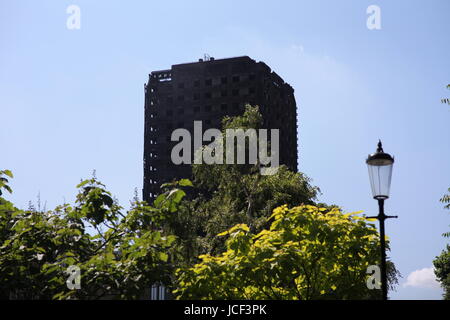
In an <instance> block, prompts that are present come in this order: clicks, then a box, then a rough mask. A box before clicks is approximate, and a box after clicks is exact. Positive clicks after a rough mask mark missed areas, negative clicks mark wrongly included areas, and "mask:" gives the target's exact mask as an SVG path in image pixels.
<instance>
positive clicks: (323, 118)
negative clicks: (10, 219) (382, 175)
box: [0, 0, 450, 299]
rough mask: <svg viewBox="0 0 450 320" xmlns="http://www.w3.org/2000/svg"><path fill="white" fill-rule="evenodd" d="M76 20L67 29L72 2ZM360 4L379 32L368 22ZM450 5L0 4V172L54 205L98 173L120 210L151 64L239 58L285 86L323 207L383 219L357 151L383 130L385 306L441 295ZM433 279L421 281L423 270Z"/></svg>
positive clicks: (136, 173) (20, 198)
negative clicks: (388, 264) (390, 278)
mask: <svg viewBox="0 0 450 320" xmlns="http://www.w3.org/2000/svg"><path fill="white" fill-rule="evenodd" d="M72 4H74V5H77V6H79V8H80V10H81V29H80V30H69V29H67V27H66V20H67V18H68V17H69V15H68V14H67V13H66V9H67V7H68V6H69V5H72ZM369 5H378V6H379V7H380V9H381V29H380V30H369V29H368V28H367V27H366V20H367V18H368V14H367V13H366V9H367V7H368V6H369ZM448 12H450V2H449V1H446V0H442V1H438V0H435V1H411V0H408V1H395V2H394V1H363V0H358V1H356V0H355V1H339V2H338V1H332V0H330V1H308V2H306V1H282V2H281V1H277V2H275V1H242V0H241V1H230V0H228V1H210V0H209V1H128V2H124V1H100V0H98V1H87V0H71V1H50V0H49V1H31V0H30V1H24V0H22V1H2V2H1V3H0V120H1V126H0V144H1V146H2V148H1V151H0V152H1V153H0V168H2V169H5V168H7V169H11V170H12V171H13V172H14V174H15V178H14V180H13V182H12V187H13V188H14V193H13V194H12V195H11V196H8V198H9V199H10V200H11V201H13V202H14V203H16V204H17V205H18V206H19V207H27V204H28V201H29V200H32V201H34V202H36V196H37V194H38V193H40V196H41V201H42V202H43V203H44V202H46V204H47V208H48V209H49V208H53V207H54V206H55V205H57V204H60V203H62V202H63V201H69V202H72V201H74V199H75V195H76V190H75V185H76V184H77V183H78V182H79V180H80V179H81V178H87V177H90V175H91V172H92V170H93V169H95V170H96V172H97V176H98V177H99V178H100V179H101V180H102V181H103V182H104V183H105V184H106V185H107V187H108V188H109V189H110V190H111V191H112V192H113V193H114V194H115V195H116V196H117V198H118V199H119V200H120V202H121V203H122V204H123V205H125V206H127V204H128V201H129V200H130V199H131V198H132V197H133V192H134V188H138V189H139V192H140V190H141V188H142V149H143V122H144V120H143V116H144V108H143V106H144V88H143V85H144V83H145V82H146V81H147V78H148V73H149V72H151V71H152V70H159V69H166V68H170V66H171V65H172V64H176V63H183V62H192V61H196V60H197V59H198V58H200V57H202V56H203V54H204V53H208V54H210V55H211V56H214V57H215V58H225V57H233V56H240V55H248V56H250V57H252V58H253V59H256V60H258V61H264V62H265V63H267V64H268V65H269V66H270V67H271V68H272V69H273V70H275V71H276V72H277V73H278V74H279V75H280V76H281V77H283V78H284V79H285V80H286V81H287V82H288V83H290V84H291V85H292V86H293V87H294V89H295V96H296V100H297V104H298V114H299V119H298V121H299V132H298V137H299V170H300V171H302V172H305V173H306V174H307V175H308V176H310V177H311V178H312V179H313V183H314V184H315V185H317V186H319V187H320V188H321V190H322V192H323V194H322V195H321V198H320V199H321V200H322V201H324V202H328V203H335V204H339V205H341V206H342V207H344V208H345V209H346V210H348V211H359V210H363V211H364V212H365V213H367V214H376V213H377V203H376V201H374V200H373V199H371V193H370V187H369V181H368V174H367V168H366V165H365V162H364V161H365V158H366V157H367V154H368V153H371V152H373V151H375V148H376V143H377V141H378V139H379V138H380V139H382V141H383V145H384V148H385V151H386V152H389V153H391V154H393V155H394V156H395V159H396V163H395V166H394V173H393V178H392V187H391V198H390V199H389V200H387V202H386V212H387V213H388V214H396V215H399V219H395V220H394V219H393V220H388V221H387V234H388V235H389V236H390V239H391V241H392V245H391V248H392V251H391V253H390V254H389V255H390V256H391V257H392V259H393V261H394V262H395V263H396V265H397V267H398V268H399V270H400V271H401V273H402V275H403V278H402V279H401V281H400V285H399V286H398V289H397V292H394V293H392V294H391V297H392V298H393V299H439V298H440V297H441V292H442V290H441V289H440V288H439V287H438V286H437V285H436V284H435V283H433V278H432V270H431V269H430V268H431V267H432V260H433V259H434V257H435V256H436V255H438V254H439V253H440V252H441V250H442V249H443V248H444V247H445V244H446V242H448V240H446V239H444V238H443V237H442V236H441V234H442V233H443V232H446V231H448V225H449V224H450V223H449V220H450V215H449V213H448V211H447V212H446V211H445V210H444V209H443V205H442V204H441V203H440V202H439V198H441V197H442V195H443V194H444V193H445V192H446V190H447V188H448V187H450V170H449V158H450V147H449V142H448V141H449V137H450V126H449V125H448V123H449V120H450V107H449V106H446V105H443V104H441V103H440V99H441V98H443V97H449V96H450V91H449V90H446V89H445V86H446V85H447V84H448V83H450V59H449V58H448V51H449V49H450V45H449V41H448V34H449V31H450V22H449V20H448ZM430 275H431V276H430Z"/></svg>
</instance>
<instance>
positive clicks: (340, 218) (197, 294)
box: [174, 205, 397, 300]
mask: <svg viewBox="0 0 450 320" xmlns="http://www.w3.org/2000/svg"><path fill="white" fill-rule="evenodd" d="M368 220H369V219H366V218H363V217H359V216H358V215H357V213H349V214H343V213H341V211H340V210H339V209H338V208H333V209H331V210H329V209H327V208H318V207H315V206H311V205H302V206H298V207H294V208H292V209H288V207H287V206H281V207H278V208H276V209H275V210H274V211H273V214H272V215H271V217H270V221H272V222H271V225H270V228H269V230H262V231H261V232H259V233H258V234H256V235H255V234H253V233H252V232H251V231H250V228H249V227H248V226H247V225H246V224H238V225H236V226H234V227H232V228H231V229H229V230H228V231H226V232H223V233H221V234H219V235H218V236H219V237H223V236H227V237H228V240H227V241H226V246H227V250H226V251H225V252H223V253H222V254H219V255H217V256H212V255H208V254H207V255H202V256H201V257H200V258H201V262H200V263H198V264H196V265H195V266H193V267H191V268H184V269H179V270H178V271H177V275H178V282H177V289H176V290H175V291H174V294H175V295H176V297H177V298H178V299H301V300H304V299H365V298H375V299H376V298H379V297H380V291H379V290H369V289H368V287H367V284H366V279H367V274H366V271H367V267H368V266H369V265H374V264H377V263H378V262H379V261H378V259H379V234H378V232H377V230H376V228H375V227H374V225H372V224H369V223H368ZM392 266H393V265H392V264H390V271H389V272H390V277H389V279H390V281H391V285H392V284H393V283H392V282H395V281H396V280H395V279H396V277H395V276H396V273H397V271H396V270H395V268H392Z"/></svg>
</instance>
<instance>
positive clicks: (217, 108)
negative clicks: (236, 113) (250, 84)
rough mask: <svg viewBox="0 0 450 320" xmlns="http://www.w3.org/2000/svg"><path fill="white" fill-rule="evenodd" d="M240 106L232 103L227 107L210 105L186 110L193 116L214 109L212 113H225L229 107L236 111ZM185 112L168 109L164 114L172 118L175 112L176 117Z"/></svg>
mask: <svg viewBox="0 0 450 320" xmlns="http://www.w3.org/2000/svg"><path fill="white" fill-rule="evenodd" d="M240 105H242V104H240V103H238V102H234V103H232V104H231V106H229V105H228V104H227V103H222V104H221V105H216V106H212V105H206V106H203V107H200V106H195V107H193V108H192V109H188V110H192V112H193V113H194V114H195V113H199V112H211V111H213V109H214V111H223V112H226V111H228V110H229V108H230V107H231V108H232V110H236V109H238V108H239V106H240ZM185 110H186V109H183V108H178V109H176V110H173V109H168V110H166V112H165V114H166V115H167V116H173V115H174V112H175V113H176V115H184V114H185Z"/></svg>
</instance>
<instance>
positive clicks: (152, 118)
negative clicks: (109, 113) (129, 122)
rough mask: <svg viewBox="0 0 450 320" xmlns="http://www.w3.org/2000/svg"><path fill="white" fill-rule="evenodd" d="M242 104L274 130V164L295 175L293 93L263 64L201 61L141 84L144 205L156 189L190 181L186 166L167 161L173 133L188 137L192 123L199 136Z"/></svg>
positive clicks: (157, 74) (240, 59)
mask: <svg viewBox="0 0 450 320" xmlns="http://www.w3.org/2000/svg"><path fill="white" fill-rule="evenodd" d="M246 104H251V105H258V106H259V108H260V112H261V114H262V116H263V121H264V123H263V127H264V128H267V129H279V130H280V134H279V137H280V140H279V160H280V164H284V165H286V166H287V167H289V168H290V169H291V170H294V171H297V108H296V103H295V98H294V89H293V88H292V87H291V86H290V85H289V84H287V83H285V82H284V81H283V79H282V78H281V77H280V76H278V75H277V74H276V73H275V72H273V71H271V69H270V68H269V67H268V66H267V65H266V64H265V63H264V62H256V61H255V60H253V59H251V58H249V57H247V56H244V57H236V58H229V59H214V58H206V59H200V60H199V61H198V62H193V63H183V64H176V65H173V66H172V68H171V69H168V70H160V71H153V72H152V73H150V75H149V80H148V83H147V84H146V85H145V133H144V135H145V136H144V188H143V199H144V200H146V201H149V200H151V199H153V198H154V197H155V195H157V194H158V193H159V192H160V185H161V184H162V183H164V182H169V181H172V180H173V179H181V178H190V177H191V166H190V165H186V164H181V165H175V164H173V163H172V161H171V150H172V147H173V146H174V145H175V144H177V143H178V142H172V141H171V134H172V131H173V130H175V129H177V128H185V129H187V130H188V131H190V132H191V133H192V135H193V128H194V121H202V127H203V131H205V130H207V129H209V128H218V129H220V128H221V119H222V118H223V117H224V116H225V115H229V116H235V115H239V114H242V113H243V111H244V107H245V105H246Z"/></svg>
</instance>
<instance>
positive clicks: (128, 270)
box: [0, 178, 186, 299]
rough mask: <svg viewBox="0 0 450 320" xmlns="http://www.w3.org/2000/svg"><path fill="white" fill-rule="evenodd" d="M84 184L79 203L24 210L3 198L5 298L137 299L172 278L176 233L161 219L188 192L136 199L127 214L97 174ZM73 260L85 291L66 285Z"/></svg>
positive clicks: (0, 287) (0, 265)
mask: <svg viewBox="0 0 450 320" xmlns="http://www.w3.org/2000/svg"><path fill="white" fill-rule="evenodd" d="M184 183H186V182H184ZM78 188H79V193H78V196H77V200H76V206H75V207H71V206H70V205H68V204H65V205H62V206H59V207H57V208H56V209H55V210H53V211H47V212H41V211H37V210H35V209H33V208H31V209H30V210H27V211H23V210H19V209H17V208H15V207H14V206H13V204H12V203H10V202H8V201H7V200H5V199H3V198H1V197H0V241H1V242H0V274H1V275H2V278H1V279H0V292H1V293H2V298H4V299H8V298H14V299H98V298H102V297H108V298H130V299H131V298H133V299H136V298H139V297H141V296H142V294H143V293H144V291H147V290H148V289H149V288H150V286H151V285H152V284H154V283H169V282H170V275H171V274H172V273H173V268H174V266H173V262H172V261H171V257H170V255H169V254H170V253H171V250H172V248H173V245H174V240H175V237H174V236H172V235H167V234H165V233H164V232H163V230H162V228H161V221H164V220H165V219H166V217H167V216H170V215H172V214H173V212H174V209H176V207H177V205H178V203H179V202H180V201H181V200H182V198H183V197H184V192H183V191H182V190H170V191H168V192H167V194H163V195H161V197H160V198H159V199H157V200H158V203H155V206H154V207H151V206H148V205H147V204H146V203H144V202H139V201H135V202H134V203H133V205H132V208H131V209H130V210H129V211H128V212H126V213H125V214H123V213H122V211H123V208H121V207H120V206H119V205H118V204H117V203H116V201H114V200H113V198H112V197H111V194H110V193H109V192H108V191H107V190H105V188H104V185H103V184H101V183H100V182H99V181H98V180H97V179H96V178H92V179H89V180H85V181H83V182H81V183H80V184H79V185H78ZM88 229H90V230H91V232H87V231H88ZM93 230H95V231H96V233H95V232H93ZM71 265H76V266H78V267H79V268H80V270H81V289H79V290H69V289H68V288H67V285H66V280H67V278H68V274H67V273H66V270H67V267H68V266H71Z"/></svg>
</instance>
